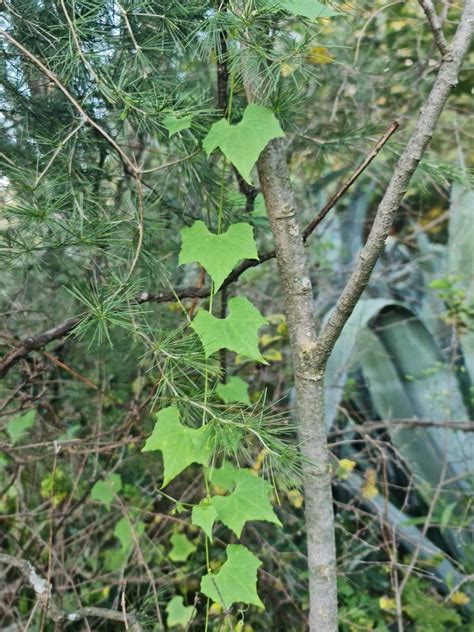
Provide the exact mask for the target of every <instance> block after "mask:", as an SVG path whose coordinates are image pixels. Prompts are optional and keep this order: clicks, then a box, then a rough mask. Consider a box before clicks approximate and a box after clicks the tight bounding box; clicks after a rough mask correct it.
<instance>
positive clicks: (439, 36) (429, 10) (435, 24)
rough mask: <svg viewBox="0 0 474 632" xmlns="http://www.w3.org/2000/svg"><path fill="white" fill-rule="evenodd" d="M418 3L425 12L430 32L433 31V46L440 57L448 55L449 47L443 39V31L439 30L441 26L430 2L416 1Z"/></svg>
mask: <svg viewBox="0 0 474 632" xmlns="http://www.w3.org/2000/svg"><path fill="white" fill-rule="evenodd" d="M418 2H419V4H420V6H421V8H422V9H423V11H424V12H425V15H426V17H427V19H428V22H429V25H430V27H431V30H432V31H433V38H434V41H435V44H436V46H437V47H438V49H439V52H440V53H441V55H442V56H443V57H444V56H445V55H447V54H448V53H449V46H448V42H447V41H446V38H445V37H444V33H443V29H442V28H441V24H440V22H439V19H438V16H437V14H436V11H435V8H434V6H433V3H432V2H431V0H418Z"/></svg>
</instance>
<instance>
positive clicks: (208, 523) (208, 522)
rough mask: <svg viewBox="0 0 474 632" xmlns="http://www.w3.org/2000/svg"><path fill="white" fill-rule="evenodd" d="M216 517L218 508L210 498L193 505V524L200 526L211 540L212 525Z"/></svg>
mask: <svg viewBox="0 0 474 632" xmlns="http://www.w3.org/2000/svg"><path fill="white" fill-rule="evenodd" d="M216 518H217V513H216V510H215V509H214V507H213V506H212V505H211V504H210V502H209V501H208V500H203V501H202V502H201V503H200V504H199V505H196V506H195V507H193V510H192V512H191V522H192V524H193V525H195V526H196V527H200V528H201V529H202V530H203V531H204V533H205V534H206V535H207V537H208V538H209V540H212V527H213V525H214V522H215V520H216Z"/></svg>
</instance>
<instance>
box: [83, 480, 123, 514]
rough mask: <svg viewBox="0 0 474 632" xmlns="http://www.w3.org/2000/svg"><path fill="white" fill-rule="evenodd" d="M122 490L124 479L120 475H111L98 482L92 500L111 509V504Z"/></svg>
mask: <svg viewBox="0 0 474 632" xmlns="http://www.w3.org/2000/svg"><path fill="white" fill-rule="evenodd" d="M121 489H122V479H121V478H120V474H110V475H109V476H108V477H107V478H106V479H105V480H103V481H97V483H96V484H95V485H94V487H93V488H92V489H91V493H90V498H91V499H92V500H96V501H97V502H99V503H102V504H103V505H105V506H106V507H107V509H110V504H111V502H112V500H113V499H114V496H115V494H117V493H118V492H119V491H120V490H121Z"/></svg>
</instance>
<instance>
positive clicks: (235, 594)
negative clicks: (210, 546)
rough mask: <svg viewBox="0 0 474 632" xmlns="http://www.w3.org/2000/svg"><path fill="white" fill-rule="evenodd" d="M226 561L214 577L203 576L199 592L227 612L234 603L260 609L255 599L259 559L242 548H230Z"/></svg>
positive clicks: (258, 601)
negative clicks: (250, 605)
mask: <svg viewBox="0 0 474 632" xmlns="http://www.w3.org/2000/svg"><path fill="white" fill-rule="evenodd" d="M226 555H227V560H226V561H225V562H224V564H223V565H222V567H221V568H220V570H219V571H218V572H217V573H211V574H208V575H205V576H204V577H203V578H202V580H201V592H202V593H204V594H205V595H206V596H207V597H209V598H210V599H212V601H214V602H215V603H218V604H219V605H220V606H221V607H222V608H223V609H224V610H228V609H229V608H230V607H231V606H232V604H234V603H245V604H253V605H255V606H260V607H261V608H263V603H262V602H261V601H260V598H259V597H258V595H257V569H258V568H259V567H260V566H261V565H262V563H261V562H260V561H259V560H258V558H256V557H255V555H253V553H251V552H250V551H249V550H248V549H247V548H246V547H245V546H242V545H241V544H229V545H228V546H227V548H226Z"/></svg>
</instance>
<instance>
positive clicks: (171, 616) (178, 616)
mask: <svg viewBox="0 0 474 632" xmlns="http://www.w3.org/2000/svg"><path fill="white" fill-rule="evenodd" d="M194 612H195V608H194V607H193V606H185V605H184V600H183V598H182V597H181V596H179V595H176V596H175V597H173V599H171V601H169V602H168V604H167V605H166V614H167V618H166V623H167V624H168V627H169V628H173V627H175V626H181V627H182V628H186V627H187V626H188V624H189V622H190V621H191V619H192V617H193V614H194Z"/></svg>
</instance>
